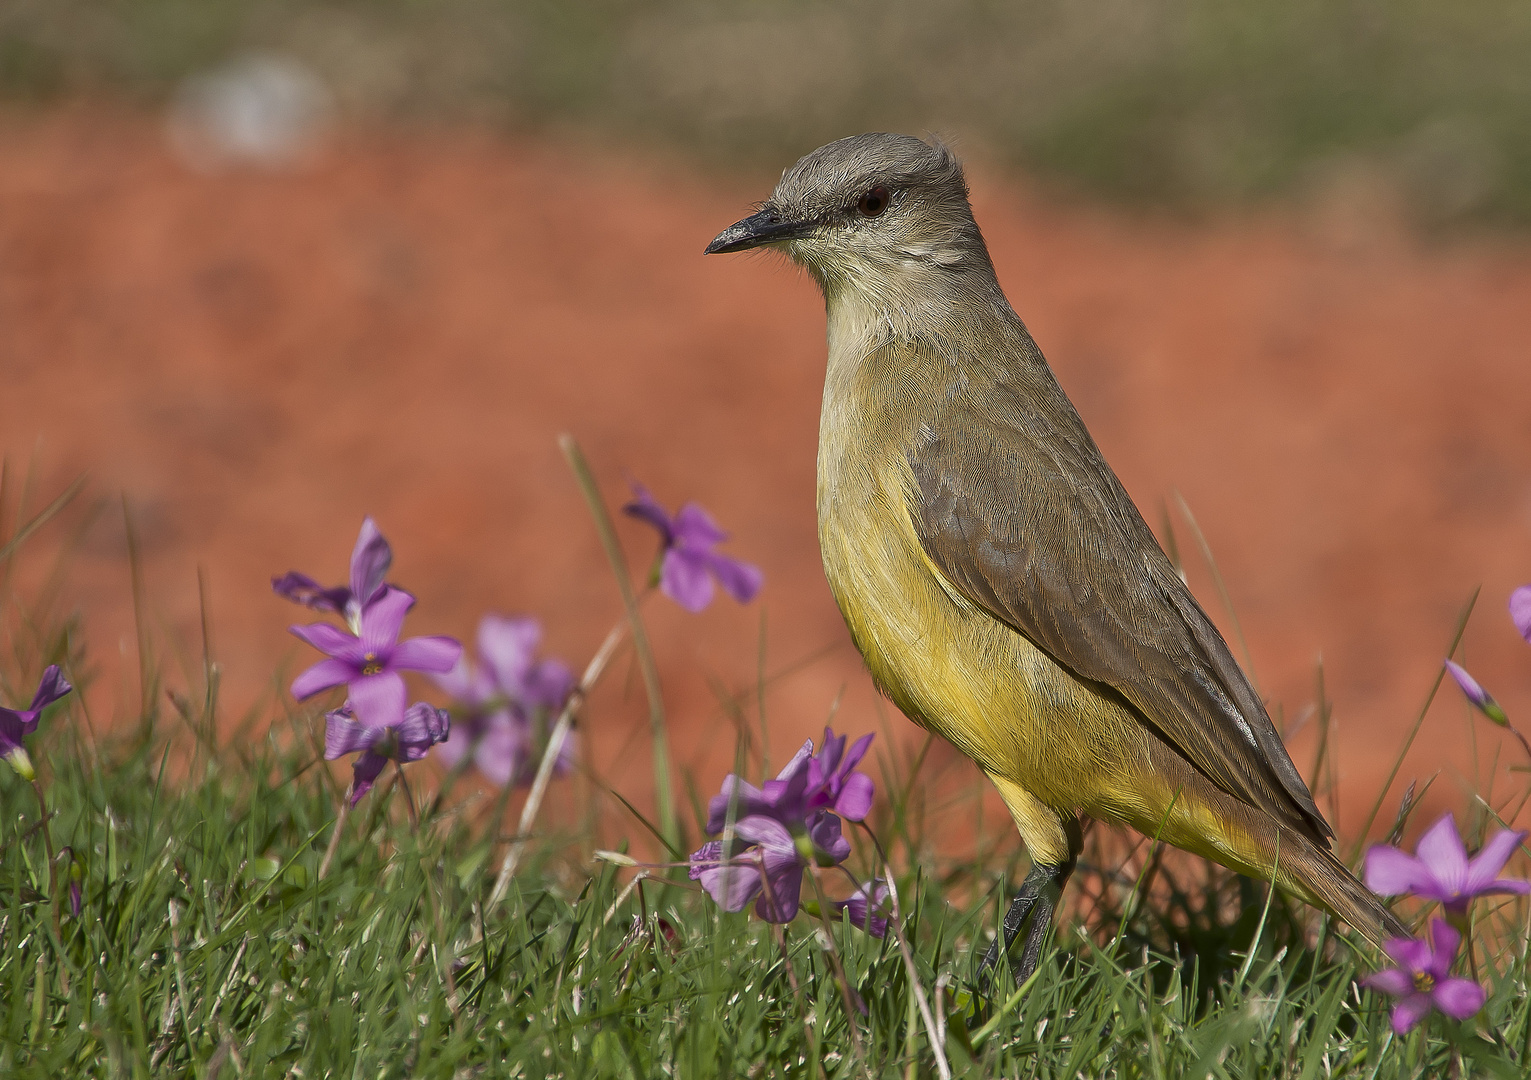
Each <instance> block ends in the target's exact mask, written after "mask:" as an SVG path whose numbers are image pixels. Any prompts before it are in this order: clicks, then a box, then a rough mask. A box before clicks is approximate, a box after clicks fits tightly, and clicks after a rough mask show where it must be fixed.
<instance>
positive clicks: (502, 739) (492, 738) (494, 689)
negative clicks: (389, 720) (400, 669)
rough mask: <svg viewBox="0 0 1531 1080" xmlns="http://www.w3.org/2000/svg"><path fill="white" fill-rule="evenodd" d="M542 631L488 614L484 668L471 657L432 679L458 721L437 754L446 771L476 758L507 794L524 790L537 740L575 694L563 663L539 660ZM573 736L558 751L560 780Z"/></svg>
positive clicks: (531, 623) (482, 633) (526, 621)
mask: <svg viewBox="0 0 1531 1080" xmlns="http://www.w3.org/2000/svg"><path fill="white" fill-rule="evenodd" d="M541 640H542V627H541V626H540V625H539V624H538V622H537V620H536V619H531V618H521V619H511V618H506V617H504V616H502V615H485V616H484V618H483V619H482V620H481V621H480V622H479V625H478V655H479V661H480V662H479V663H477V664H474V663H473V662H471V661H470V660H468V658H467V657H466V656H464V657H462V658H460V659H459V660H458V662H457V665H456V666H455V667H454V668H452V670H451V671H449V672H447V673H446V674H444V675H436V676H433V678H434V679H435V681H436V684H437V685H438V686H440V687H441V688H442V689H443V690H445V691H446V692H447V693H449V694H451V695H452V697H453V698H454V699H455V702H454V711H455V712H456V713H457V718H458V722H457V723H456V724H455V725H453V728H452V734H451V737H450V738H448V739H447V741H446V742H444V743H442V744H441V748H440V749H439V750H438V751H437V753H438V754H440V755H441V757H442V758H444V759H445V760H446V762H447V764H448V765H449V766H455V765H457V764H458V763H459V762H461V761H462V760H463V759H464V758H465V757H467V756H469V755H471V756H472V759H473V763H474V764H475V765H477V766H478V769H479V771H480V772H482V773H483V774H484V775H485V776H487V777H488V778H489V779H490V780H492V781H494V782H495V783H496V784H499V785H501V786H502V787H503V786H504V785H505V784H512V783H513V784H517V785H526V784H530V783H531V782H532V779H533V777H535V776H536V774H537V765H538V762H539V760H540V754H539V748H538V746H537V745H536V743H537V739H536V737H535V736H536V733H537V731H538V730H539V729H540V730H546V727H547V723H548V721H549V719H550V718H552V717H553V716H555V715H556V714H557V712H558V710H559V709H561V708H562V707H563V704H564V701H565V700H567V699H568V696H569V693H570V691H572V690H573V689H574V675H573V673H572V672H570V671H569V669H568V667H567V666H566V665H565V664H564V663H563V662H562V661H559V660H552V659H542V660H539V659H537V658H536V652H537V645H538V643H539V642H540V641H541ZM574 749H575V744H574V733H573V732H572V731H571V732H570V733H569V735H568V736H567V737H566V738H565V739H564V742H563V745H562V746H560V747H559V749H558V757H557V760H556V761H555V763H554V766H553V772H554V774H555V775H563V774H564V773H566V772H568V771H569V770H570V769H571V768H573V765H574Z"/></svg>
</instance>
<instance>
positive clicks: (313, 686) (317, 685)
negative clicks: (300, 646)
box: [292, 660, 356, 701]
mask: <svg viewBox="0 0 1531 1080" xmlns="http://www.w3.org/2000/svg"><path fill="white" fill-rule="evenodd" d="M355 674H356V669H355V668H354V667H352V666H351V665H350V664H348V663H346V662H345V661H344V660H320V661H319V662H318V663H317V664H315V665H314V666H313V667H311V668H309V669H308V670H307V671H305V672H303V674H301V675H299V676H298V677H297V678H296V679H294V680H292V696H293V697H295V698H297V699H298V700H299V701H302V700H303V699H304V698H308V697H313V696H314V695H315V694H317V693H318V692H319V691H321V690H328V689H329V688H330V687H332V686H340V685H341V684H342V683H345V682H347V681H349V680H350V678H351V677H352V676H353V675H355Z"/></svg>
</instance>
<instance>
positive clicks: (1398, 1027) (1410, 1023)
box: [1393, 994, 1430, 1035]
mask: <svg viewBox="0 0 1531 1080" xmlns="http://www.w3.org/2000/svg"><path fill="white" fill-rule="evenodd" d="M1429 1012H1430V995H1428V994H1410V995H1409V996H1408V997H1406V998H1404V999H1403V1000H1402V1001H1400V1002H1399V1003H1398V1004H1396V1005H1394V1006H1393V1030H1394V1031H1395V1032H1397V1033H1398V1034H1399V1035H1407V1034H1408V1033H1409V1032H1411V1031H1413V1030H1414V1028H1415V1025H1417V1024H1418V1023H1419V1022H1420V1021H1421V1020H1423V1019H1424V1018H1425V1017H1426V1016H1427V1015H1428V1014H1429Z"/></svg>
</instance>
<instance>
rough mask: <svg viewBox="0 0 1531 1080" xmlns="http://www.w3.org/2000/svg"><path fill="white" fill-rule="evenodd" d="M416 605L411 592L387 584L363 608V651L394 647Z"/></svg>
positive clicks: (378, 650)
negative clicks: (405, 619)
mask: <svg viewBox="0 0 1531 1080" xmlns="http://www.w3.org/2000/svg"><path fill="white" fill-rule="evenodd" d="M414 606H415V598H414V597H413V596H411V595H409V593H407V592H405V591H404V590H403V589H396V588H394V587H393V586H392V585H388V586H386V587H385V588H384V589H383V593H382V595H381V596H379V597H377V598H376V599H374V600H373V601H372V603H370V604H368V605H367V606H366V607H364V608H362V612H361V634H360V637H361V643H362V649H363V651H364V652H369V653H382V652H386V651H388V650H390V649H392V648H393V646H394V643H395V642H397V641H398V640H399V631H400V630H401V629H403V627H404V616H405V615H407V614H408V613H409V609H410V608H412V607H414ZM450 667H451V665H450V664H449V665H447V668H450ZM447 668H442V669H441V670H443V671H445V670H447Z"/></svg>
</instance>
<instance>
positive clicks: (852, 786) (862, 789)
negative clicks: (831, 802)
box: [835, 773, 876, 821]
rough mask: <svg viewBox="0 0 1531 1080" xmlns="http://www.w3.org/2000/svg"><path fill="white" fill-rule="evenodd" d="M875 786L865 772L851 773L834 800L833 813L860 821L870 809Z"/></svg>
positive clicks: (848, 819)
mask: <svg viewBox="0 0 1531 1080" xmlns="http://www.w3.org/2000/svg"><path fill="white" fill-rule="evenodd" d="M875 792H876V786H875V785H874V784H873V783H872V778H871V777H870V776H868V775H867V774H866V773H851V775H850V776H849V777H847V778H846V781H845V785H844V786H843V787H842V788H841V789H840V797H839V798H837V799H836V800H835V813H837V814H839V815H841V816H842V817H844V818H845V819H846V820H847V821H862V820H864V819H865V818H866V816H867V814H868V813H870V812H871V809H872V796H873V794H874V793H875Z"/></svg>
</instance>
